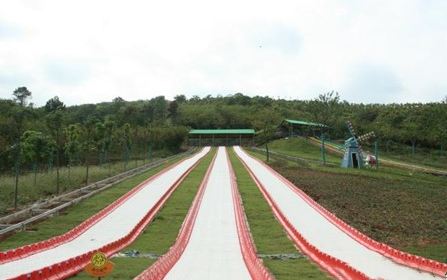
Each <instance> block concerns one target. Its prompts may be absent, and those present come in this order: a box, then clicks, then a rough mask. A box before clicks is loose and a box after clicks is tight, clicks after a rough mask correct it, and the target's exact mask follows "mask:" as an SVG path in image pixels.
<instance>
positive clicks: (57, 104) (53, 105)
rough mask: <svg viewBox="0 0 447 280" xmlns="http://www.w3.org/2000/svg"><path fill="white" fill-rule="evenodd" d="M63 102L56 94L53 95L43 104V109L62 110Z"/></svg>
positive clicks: (48, 110) (50, 110)
mask: <svg viewBox="0 0 447 280" xmlns="http://www.w3.org/2000/svg"><path fill="white" fill-rule="evenodd" d="M64 109H65V104H64V103H63V102H62V101H60V100H59V97H58V96H55V97H53V98H51V99H49V100H48V101H47V103H46V104H45V111H46V112H47V113H51V112H54V111H58V110H64Z"/></svg>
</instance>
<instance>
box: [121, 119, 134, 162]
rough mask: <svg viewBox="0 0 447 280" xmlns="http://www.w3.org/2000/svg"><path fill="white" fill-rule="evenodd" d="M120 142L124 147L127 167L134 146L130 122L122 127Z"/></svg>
mask: <svg viewBox="0 0 447 280" xmlns="http://www.w3.org/2000/svg"><path fill="white" fill-rule="evenodd" d="M120 142H121V146H122V147H123V156H124V169H127V163H128V162H129V155H130V151H131V148H132V139H131V131H130V124H129V123H125V124H124V125H123V126H122V127H121V129H120Z"/></svg>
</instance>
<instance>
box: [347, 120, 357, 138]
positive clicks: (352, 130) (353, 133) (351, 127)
mask: <svg viewBox="0 0 447 280" xmlns="http://www.w3.org/2000/svg"><path fill="white" fill-rule="evenodd" d="M347 124H348V129H349V132H351V135H352V136H354V137H355V138H357V133H355V130H354V127H353V126H352V123H351V121H347Z"/></svg>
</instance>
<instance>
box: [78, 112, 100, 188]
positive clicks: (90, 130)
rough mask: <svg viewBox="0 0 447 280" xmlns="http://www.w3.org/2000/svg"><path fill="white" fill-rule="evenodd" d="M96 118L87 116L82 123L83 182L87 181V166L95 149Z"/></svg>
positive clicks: (86, 182) (88, 166)
mask: <svg viewBox="0 0 447 280" xmlns="http://www.w3.org/2000/svg"><path fill="white" fill-rule="evenodd" d="M97 123H98V120H97V119H96V118H89V119H87V121H86V122H85V123H84V124H83V126H82V127H83V129H82V134H81V151H82V154H83V157H84V164H85V184H86V185H88V183H89V168H90V161H91V157H92V155H93V154H94V153H95V151H97V144H96V142H95V139H96V138H95V137H96V127H97Z"/></svg>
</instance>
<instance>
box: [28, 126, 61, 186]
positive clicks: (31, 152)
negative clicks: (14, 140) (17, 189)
mask: <svg viewBox="0 0 447 280" xmlns="http://www.w3.org/2000/svg"><path fill="white" fill-rule="evenodd" d="M21 142H22V145H21V148H22V153H23V155H24V158H25V159H26V160H27V161H29V162H31V163H32V164H33V171H34V186H35V185H36V177H37V165H38V164H39V163H40V162H43V161H45V160H46V159H47V158H48V157H49V156H50V153H51V152H52V146H53V145H54V143H53V142H52V141H51V139H49V138H48V137H47V136H45V135H44V134H43V133H42V132H39V131H34V130H27V131H25V132H24V133H23V135H22V138H21Z"/></svg>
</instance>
